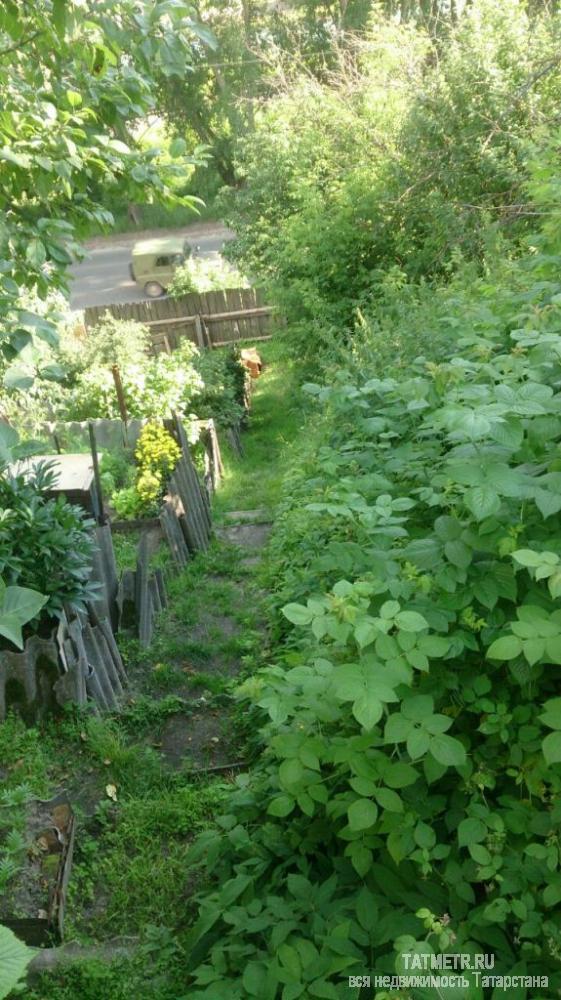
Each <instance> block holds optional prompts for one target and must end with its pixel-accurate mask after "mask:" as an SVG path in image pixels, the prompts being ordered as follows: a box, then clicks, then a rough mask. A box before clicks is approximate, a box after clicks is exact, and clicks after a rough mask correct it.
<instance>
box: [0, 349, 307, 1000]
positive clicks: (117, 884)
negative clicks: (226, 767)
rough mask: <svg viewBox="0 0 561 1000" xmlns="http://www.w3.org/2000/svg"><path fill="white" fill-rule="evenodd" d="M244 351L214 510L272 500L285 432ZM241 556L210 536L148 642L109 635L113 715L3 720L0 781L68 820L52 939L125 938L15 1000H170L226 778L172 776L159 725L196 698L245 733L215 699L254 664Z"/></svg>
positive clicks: (248, 579)
mask: <svg viewBox="0 0 561 1000" xmlns="http://www.w3.org/2000/svg"><path fill="white" fill-rule="evenodd" d="M260 349H261V354H262V356H263V358H264V361H265V362H266V369H265V372H264V374H263V376H262V378H261V379H259V380H258V381H257V383H256V385H255V393H254V398H253V408H252V413H251V417H250V424H249V429H248V430H247V431H246V432H245V434H244V438H243V440H244V447H245V456H244V458H242V459H239V458H236V457H234V456H232V455H229V454H228V453H227V454H225V460H226V468H227V475H226V482H225V485H224V487H223V490H222V491H221V493H219V495H218V497H217V500H216V510H215V514H216V513H217V512H218V513H219V514H220V513H223V512H224V511H226V510H230V509H234V508H238V509H243V508H246V509H251V508H255V507H268V508H271V507H273V506H274V504H275V503H276V501H277V498H278V494H279V488H280V482H281V479H282V476H283V474H284V463H283V459H282V456H283V454H284V453H285V451H286V449H288V448H290V447H291V444H292V441H293V439H294V437H295V436H297V434H298V429H299V426H300V422H301V419H302V416H301V408H300V403H299V396H298V391H297V387H296V380H295V377H294V372H293V370H292V369H291V368H289V367H286V366H285V365H284V362H283V350H282V343H281V342H280V340H279V341H277V340H274V341H272V342H270V343H267V344H265V345H260ZM225 452H226V449H225ZM137 541H138V539H137V538H136V536H135V535H122V536H119V543H118V549H119V553H118V561H119V564H120V566H121V568H123V567H125V566H132V565H133V564H134V556H135V552H136V545H137ZM244 554H246V553H244V552H242V551H241V550H240V549H239V548H237V547H235V546H232V545H230V544H228V543H226V542H224V541H221V540H220V539H214V540H213V541H212V543H211V545H210V548H209V550H208V552H206V553H201V554H199V555H197V556H196V557H195V558H193V559H192V560H191V561H190V562H189V563H188V565H187V567H186V568H185V569H184V571H183V572H182V573H180V574H178V575H177V576H175V577H174V578H173V580H172V581H171V582H170V584H169V586H168V592H169V593H168V597H169V606H168V608H167V609H166V611H165V612H164V613H163V614H162V615H161V616H160V620H159V623H158V626H157V629H156V633H155V636H154V640H153V642H152V644H151V645H150V647H149V648H148V649H141V648H140V646H139V644H138V642H136V641H135V640H128V641H125V642H122V651H123V654H124V656H125V658H126V662H127V669H128V672H129V677H130V679H131V683H132V695H131V697H130V699H129V702H128V704H127V705H126V706H125V709H124V711H123V712H122V713H121V715H120V716H118V717H101V718H100V717H91V716H88V715H84V714H82V713H79V712H76V711H71V712H69V713H67V714H65V715H64V716H63V717H62V718H61V719H59V720H58V721H56V722H49V723H48V724H46V725H44V726H41V727H36V728H33V729H25V727H24V725H23V723H21V722H20V721H18V720H17V719H15V718H10V720H9V721H8V722H7V723H5V724H4V725H3V726H0V760H1V761H2V767H4V768H5V769H6V773H7V780H8V784H9V786H11V787H17V786H19V785H20V784H22V783H27V784H28V785H29V787H30V789H31V790H32V792H33V793H34V794H40V795H41V796H42V797H46V796H47V794H50V792H51V791H53V790H54V789H55V788H60V787H65V788H67V790H68V793H69V796H70V799H71V801H72V803H73V806H74V808H75V811H76V813H77V815H78V818H79V825H78V835H77V839H76V848H75V862H74V868H73V874H72V879H71V884H70V892H69V898H68V908H67V936H69V937H70V938H77V939H78V940H82V941H84V942H86V943H87V942H92V941H94V942H95V941H105V940H107V939H108V938H110V937H112V936H115V935H119V934H131V935H134V936H135V937H136V936H137V937H138V938H139V944H138V946H137V947H136V946H135V949H136V950H135V953H134V955H133V957H132V958H130V959H127V960H124V959H118V960H117V961H116V962H115V963H114V964H113V965H112V966H111V967H108V966H107V965H106V964H104V963H102V962H99V961H88V962H83V963H77V964H75V965H73V966H71V967H69V968H65V969H64V970H61V971H60V972H57V973H56V974H51V975H45V976H42V977H41V980H40V986H38V987H36V986H34V987H33V988H32V989H30V990H29V991H28V992H27V993H26V994H25V995H26V996H27V997H28V1000H55V998H56V1000H71V998H72V1000H74V998H78V997H80V1000H82V998H85V1000H90V998H91V1000H94V998H95V1000H101V997H103V1000H144V998H146V1000H148V998H149V997H150V998H155V1000H178V998H180V997H183V995H184V994H183V989H184V986H183V984H184V982H185V962H184V943H183V942H184V934H185V933H186V928H187V926H188V925H189V923H190V922H191V921H192V918H193V904H192V903H191V899H192V896H193V893H194V891H195V889H196V886H195V885H194V884H193V882H192V878H193V876H192V874H190V872H189V869H188V866H187V864H186V860H185V856H186V851H187V849H188V846H189V843H190V842H191V840H192V839H193V837H194V836H195V834H196V833H197V831H198V830H200V829H201V828H202V827H204V826H205V825H208V824H210V823H211V822H212V815H213V813H214V812H215V811H217V810H219V808H220V801H221V799H222V797H223V795H224V794H225V790H226V785H225V784H224V783H223V782H222V781H220V780H214V781H208V780H202V781H201V780H200V778H198V779H195V778H194V777H193V776H192V775H191V774H190V772H189V764H188V763H187V762H185V763H186V766H185V765H184V766H180V768H179V769H178V770H173V768H172V767H170V765H169V764H168V763H167V761H166V759H165V758H163V757H162V754H161V748H160V743H161V739H162V733H163V730H164V726H165V725H166V722H167V720H168V719H170V718H172V717H174V716H176V717H178V718H180V719H184V720H185V725H186V726H187V727H188V726H189V725H190V722H189V720H190V717H191V716H192V715H195V714H196V713H198V712H200V711H201V707H200V706H201V704H202V703H201V702H200V700H199V699H200V697H201V695H204V697H205V699H206V701H205V703H204V704H205V705H206V706H207V707H208V710H209V712H210V713H211V714H215V712H216V711H218V712H221V713H222V715H223V716H224V723H223V725H227V727H228V734H227V735H228V738H230V737H232V734H233V739H234V740H236V739H237V743H238V748H243V746H244V745H245V741H246V740H247V739H248V738H249V736H250V735H251V734H249V733H247V732H244V725H245V726H246V727H247V720H245V719H243V718H241V717H239V715H238V712H237V710H236V708H235V707H234V704H233V702H232V700H231V693H232V689H233V687H234V685H235V684H236V683H237V680H238V679H239V678H240V677H243V676H244V675H245V676H247V675H248V674H249V673H251V672H253V671H254V670H255V668H256V666H257V665H258V663H259V662H261V660H262V659H263V656H264V655H265V656H266V646H265V638H264V635H263V633H262V631H261V630H260V614H261V596H260V593H259V591H258V590H257V588H256V586H255V584H256V583H257V579H256V573H257V572H258V570H257V569H256V567H255V566H254V565H245V564H244V563H243V561H242V560H243V556H244ZM204 710H205V709H202V711H204ZM236 734H237V735H236ZM254 735H255V734H253V736H254ZM242 752H243V750H242ZM230 759H231V758H230Z"/></svg>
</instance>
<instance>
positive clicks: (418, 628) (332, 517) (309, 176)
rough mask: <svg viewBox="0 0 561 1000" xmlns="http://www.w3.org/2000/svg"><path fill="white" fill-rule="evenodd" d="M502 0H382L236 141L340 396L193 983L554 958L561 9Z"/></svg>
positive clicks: (293, 313) (307, 494)
mask: <svg viewBox="0 0 561 1000" xmlns="http://www.w3.org/2000/svg"><path fill="white" fill-rule="evenodd" d="M504 7H505V5H502V4H501V5H496V4H493V3H491V2H486V0H484V2H482V3H480V4H477V5H473V6H471V7H470V8H469V9H468V11H467V13H466V15H465V17H464V19H462V21H461V23H460V25H459V27H458V29H457V30H456V31H454V32H452V33H451V35H450V38H449V40H448V44H447V45H446V46H442V47H439V48H438V47H435V46H434V45H433V43H431V42H430V41H429V39H428V37H427V36H426V35H425V34H423V33H422V32H418V31H413V30H411V29H410V28H407V27H405V28H404V27H401V28H399V29H397V28H396V27H395V26H394V25H389V26H388V25H385V24H383V23H382V22H381V21H380V22H378V23H377V32H376V33H374V34H373V35H372V40H371V43H370V47H369V43H366V46H364V47H362V46H361V47H359V59H358V63H357V61H356V60H355V61H354V62H353V65H352V73H351V71H350V69H349V63H348V62H345V63H344V64H343V66H342V68H341V70H340V71H339V73H338V75H337V76H336V77H335V79H334V80H332V81H330V82H329V83H328V84H321V85H320V84H318V83H317V82H311V81H310V80H309V79H308V80H297V81H295V83H294V84H293V86H292V87H290V88H288V89H287V90H286V92H284V93H283V94H281V95H280V96H279V97H277V98H275V99H274V100H272V101H271V102H269V103H268V104H267V105H266V106H265V107H264V109H263V111H262V113H261V116H260V118H259V120H258V121H257V123H256V130H255V132H254V133H253V134H252V135H250V136H249V137H248V138H247V140H246V143H245V147H244V149H243V151H242V155H241V160H240V162H241V164H242V168H243V169H245V176H246V186H245V188H244V190H243V191H242V192H241V193H240V194H239V195H238V197H237V200H236V203H235V204H236V206H237V207H236V208H235V214H234V215H233V216H232V218H233V219H234V221H235V223H236V226H237V228H238V232H240V233H241V238H240V240H239V241H238V244H237V248H236V249H235V253H236V254H237V256H238V258H239V259H241V260H242V261H243V263H244V264H245V265H246V266H247V267H248V269H249V270H251V272H252V273H254V274H257V275H259V276H260V277H263V278H265V279H267V280H268V281H269V287H270V289H271V291H272V294H273V295H275V296H276V298H277V301H278V302H279V303H280V304H281V305H282V307H283V309H284V312H285V315H287V318H288V324H289V325H288V330H287V333H286V340H287V342H288V344H289V345H290V346H291V347H292V350H293V352H294V353H298V355H299V356H300V357H301V356H302V355H303V354H305V355H306V357H307V361H308V365H307V368H308V372H309V373H311V374H312V375H313V374H315V381H314V382H312V381H310V382H309V383H308V384H307V385H306V386H305V387H304V389H305V391H306V392H307V394H308V395H310V396H311V397H312V398H314V399H315V400H316V405H317V411H318V412H317V416H316V418H315V420H313V421H312V422H311V423H310V426H309V433H308V440H307V441H306V443H305V444H303V445H302V446H301V448H300V450H299V453H298V459H297V461H296V462H295V464H294V466H293V469H292V471H291V473H290V474H289V477H288V479H287V481H286V486H285V499H284V502H283V504H282V505H281V507H280V510H279V514H278V517H277V522H276V529H275V535H274V539H273V544H272V549H271V576H270V585H271V588H272V589H273V592H274V597H273V601H272V615H273V623H274V624H275V628H276V649H275V655H274V656H273V658H272V664H271V665H270V666H269V667H266V668H264V669H263V670H261V671H260V672H258V674H257V676H256V677H254V678H251V679H250V680H248V681H247V682H246V683H245V684H244V686H243V688H242V690H241V692H240V697H241V699H242V704H243V705H244V707H245V711H246V712H248V713H249V714H250V717H251V718H252V719H253V722H254V724H255V726H260V741H261V747H262V751H263V753H262V758H261V762H260V764H259V765H258V766H257V767H256V768H255V769H254V770H253V772H252V774H251V775H250V776H249V777H244V778H243V779H239V781H238V786H239V787H238V790H237V792H235V793H234V794H233V795H232V797H231V799H230V802H229V809H228V813H227V814H226V815H224V816H222V817H221V818H220V819H219V821H218V830H217V831H210V832H209V833H208V834H206V835H204V837H203V838H202V840H200V841H199V843H198V844H197V845H196V846H195V847H194V849H193V851H192V854H191V858H192V860H193V861H202V860H203V859H205V860H206V864H207V867H208V870H209V871H210V872H211V874H212V877H213V878H214V879H215V880H216V889H215V891H214V892H213V893H212V892H208V891H207V892H206V893H205V894H203V896H202V899H201V908H200V915H199V921H198V923H197V924H196V925H195V927H194V929H193V932H192V935H191V939H190V940H191V947H192V953H191V960H192V964H193V967H194V977H195V984H196V986H197V987H198V990H196V989H195V988H194V989H193V995H200V996H207V997H209V998H210V997H212V998H213V1000H218V998H220V997H239V998H242V997H247V996H255V997H259V998H271V1000H273V998H276V997H279V996H282V997H283V998H291V997H294V998H296V997H308V996H309V997H334V998H337V997H342V996H347V995H349V996H352V995H359V993H360V990H359V988H356V989H354V988H347V986H346V982H347V978H346V977H347V976H348V975H361V974H364V973H365V972H366V973H368V972H376V973H378V974H384V973H387V974H390V975H392V974H396V973H400V972H405V971H406V965H405V964H404V959H403V954H404V953H418V954H426V955H429V954H432V953H435V952H442V951H444V952H463V953H471V954H475V953H476V952H483V951H489V950H492V952H493V954H494V958H495V970H494V971H495V974H496V975H512V974H513V975H515V976H520V977H522V978H521V979H520V980H519V981H517V982H516V986H517V988H519V990H520V993H519V995H520V996H526V995H527V996H532V997H537V996H544V997H546V996H550V995H552V993H554V992H555V991H556V990H558V989H559V988H560V985H561V974H560V971H559V970H560V958H561V955H560V952H559V945H558V942H559V932H560V929H561V907H560V903H561V881H560V874H559V853H558V849H559V839H558V831H559V822H560V819H561V801H560V790H561V786H560V782H561V735H560V733H561V714H560V706H561V702H560V699H559V696H558V694H559V680H560V669H561V645H560V641H559V640H560V636H561V621H560V612H559V610H558V599H559V596H560V594H561V571H560V567H561V549H560V547H559V539H558V534H559V530H558V514H559V511H561V485H560V480H559V469H560V464H559V463H560V459H559V440H560V438H561V424H560V423H559V396H558V388H559V375H560V368H559V351H560V348H561V344H560V342H559V303H560V302H561V285H560V283H559V278H558V275H559V263H560V259H561V258H560V254H561V242H560V240H559V212H560V207H559V187H558V183H559V182H558V135H557V131H556V125H555V110H554V109H555V103H556V101H557V97H556V96H555V95H556V94H558V93H559V86H560V77H559V72H558V65H559V63H558V57H557V56H556V54H555V52H556V46H557V44H558V42H557V39H558V33H559V29H560V26H561V23H560V22H559V19H558V18H556V17H550V16H549V15H547V16H545V17H543V18H538V19H537V20H534V21H531V20H530V19H529V17H528V14H527V13H526V11H525V10H524V9H523V8H522V7H521V6H520V5H519V4H516V3H512V4H509V5H508V14H509V16H508V17H505V9H504ZM398 40H399V42H400V44H398ZM437 54H438V59H436V55H437ZM360 60H362V63H361V62H360ZM345 74H346V75H345ZM390 81H391V83H392V85H391V87H390ZM378 88H380V89H378ZM380 90H382V92H386V91H387V90H389V92H390V97H389V99H387V100H385V101H384V102H382V103H381V102H380V101H379V100H376V95H377V94H379V93H380ZM349 127H351V128H352V131H353V134H354V136H355V140H356V141H355V142H353V143H350V142H348V138H347V137H348V134H349ZM540 975H544V976H549V986H546V985H545V983H543V984H542V986H541V988H540V984H539V981H538V980H536V981H535V982H534V981H533V980H532V978H531V977H533V976H536V977H538V976H540ZM525 977H528V978H525ZM468 978H470V977H468ZM527 990H529V992H527ZM373 992H374V994H375V995H376V996H377V997H383V996H386V995H388V996H389V995H392V996H393V995H398V994H393V993H391V994H390V993H388V994H385V993H384V992H383V991H378V992H376V990H374V991H373ZM441 992H442V995H445V996H450V997H451V996H455V997H460V996H465V997H466V998H467V997H469V998H470V1000H477V998H479V997H481V998H482V997H484V996H487V995H489V994H488V991H487V989H484V988H483V985H482V983H481V981H479V983H478V982H477V981H476V980H475V979H474V978H473V977H471V978H470V982H469V985H466V986H465V987H462V986H459V987H454V988H453V989H451V990H448V991H447V990H446V989H444V990H442V991H441ZM360 995H362V994H360ZM367 995H370V994H367ZM399 995H401V994H399ZM413 995H414V996H415V997H417V996H418V997H424V996H427V997H432V996H433V995H434V992H433V991H431V988H430V987H429V988H428V989H426V990H425V991H423V990H422V989H417V990H415V991H414V992H413ZM497 995H498V994H497Z"/></svg>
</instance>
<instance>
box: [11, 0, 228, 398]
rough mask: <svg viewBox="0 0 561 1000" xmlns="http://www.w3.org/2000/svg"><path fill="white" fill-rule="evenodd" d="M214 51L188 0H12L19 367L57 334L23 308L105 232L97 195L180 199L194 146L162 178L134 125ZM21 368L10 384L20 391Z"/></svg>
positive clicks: (180, 150) (14, 309)
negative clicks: (35, 344) (88, 233)
mask: <svg viewBox="0 0 561 1000" xmlns="http://www.w3.org/2000/svg"><path fill="white" fill-rule="evenodd" d="M213 44H214V41H213V38H212V36H211V34H210V33H209V31H208V30H207V29H206V28H205V27H204V26H203V25H201V24H200V22H199V20H198V19H197V14H196V11H195V9H194V7H193V6H192V5H191V4H189V3H184V2H182V0H118V2H114V0H95V2H94V0H36V2H33V3H31V2H29V0H22V2H14V0H6V2H5V3H4V4H3V5H2V8H1V10H0V92H1V93H2V98H3V103H2V111H1V113H0V170H1V177H2V184H1V188H0V220H1V221H0V316H1V318H2V330H1V339H0V346H1V349H2V352H3V353H4V355H5V356H6V357H7V358H8V359H13V358H15V357H16V356H17V354H18V353H19V352H20V351H21V350H22V349H23V348H24V347H25V346H26V345H28V344H29V343H30V341H31V339H32V336H33V335H37V336H39V337H42V338H44V339H48V340H52V338H53V337H54V335H55V334H54V330H53V328H52V326H51V324H50V323H49V322H48V321H46V320H45V319H43V318H40V317H38V316H37V315H36V314H34V313H33V312H31V311H30V310H29V309H22V308H21V307H20V306H21V294H22V292H25V293H34V294H35V293H36V294H37V295H38V296H39V297H40V298H44V297H45V296H46V295H47V293H48V292H49V291H50V290H51V289H53V288H57V287H60V286H61V285H63V284H64V281H65V277H64V276H65V270H66V268H67V266H68V265H69V264H70V263H71V261H72V259H73V258H74V256H75V255H76V254H78V253H79V237H80V234H81V233H82V232H83V231H84V227H85V226H87V225H88V224H91V222H92V221H93V220H98V221H102V222H109V221H110V216H109V215H108V213H107V211H106V210H105V209H104V207H103V204H102V201H100V192H103V191H108V190H109V189H111V187H113V186H117V185H118V186H119V188H120V190H122V191H123V192H127V193H128V196H129V197H130V199H131V200H136V201H146V200H148V201H149V200H151V199H153V198H155V197H157V198H159V199H163V200H164V201H165V200H168V201H169V200H172V199H173V197H174V196H173V194H172V191H171V189H170V187H169V180H170V178H171V177H172V176H173V175H174V173H176V172H177V171H178V170H185V166H186V162H187V161H186V156H185V153H186V146H185V143H184V142H179V143H176V144H175V146H174V147H173V148H172V152H173V153H174V155H175V161H173V162H172V163H171V164H168V166H167V167H166V168H165V169H163V167H162V163H161V162H159V159H158V151H157V150H154V149H152V150H148V151H146V150H142V149H141V148H140V147H139V146H137V145H136V144H135V143H134V142H133V141H131V137H130V132H129V126H130V125H131V124H132V123H134V122H135V120H138V119H140V118H142V117H144V116H146V115H147V114H148V113H149V112H150V111H152V110H153V109H154V106H155V97H154V92H155V86H154V80H155V77H156V75H158V76H173V75H177V74H182V73H184V72H185V71H186V70H187V69H188V67H189V66H190V64H191V62H192V60H193V54H194V51H195V49H197V48H198V49H201V48H204V47H207V46H209V45H210V46H212V45H213ZM17 378H18V373H17V369H16V370H15V371H12V375H11V376H10V375H9V376H8V381H10V379H11V381H12V384H13V382H14V381H16V380H17Z"/></svg>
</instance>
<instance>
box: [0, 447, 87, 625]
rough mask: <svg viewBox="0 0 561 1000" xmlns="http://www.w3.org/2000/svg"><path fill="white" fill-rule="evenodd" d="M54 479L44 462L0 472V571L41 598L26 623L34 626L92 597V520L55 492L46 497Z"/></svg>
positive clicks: (7, 579) (12, 583)
mask: <svg viewBox="0 0 561 1000" xmlns="http://www.w3.org/2000/svg"><path fill="white" fill-rule="evenodd" d="M55 479H56V476H53V473H52V470H51V469H50V468H49V466H48V464H47V463H44V464H43V465H42V466H39V467H37V469H36V470H35V472H34V473H32V474H29V473H26V474H25V475H18V476H12V475H10V474H9V473H8V472H4V473H2V474H1V475H0V576H1V577H2V578H3V580H4V582H5V583H6V584H7V585H9V586H16V585H17V586H21V587H28V588H30V589H31V590H36V591H38V592H39V593H40V594H43V595H45V596H46V597H47V601H46V603H45V605H44V607H43V609H42V612H41V618H39V619H35V620H34V621H33V622H32V623H30V625H28V626H27V628H32V629H34V630H36V629H37V628H38V626H39V624H40V621H41V620H42V619H43V618H45V617H53V616H54V617H58V616H59V615H60V614H61V612H62V609H63V606H64V605H65V604H66V605H69V606H70V607H71V608H74V609H75V610H82V609H84V607H85V603H86V602H87V601H88V600H91V599H92V597H93V596H95V589H94V585H92V584H90V582H89V577H90V573H91V569H92V553H93V548H94V539H93V535H92V530H91V529H92V527H93V521H92V520H90V519H89V518H87V517H85V515H84V513H83V512H82V511H81V510H80V508H79V507H76V506H74V505H72V504H69V503H66V502H65V500H64V499H63V498H61V497H58V498H57V499H51V500H49V499H47V497H46V495H45V494H46V490H48V489H49V488H50V487H51V486H52V485H53V483H54V481H55Z"/></svg>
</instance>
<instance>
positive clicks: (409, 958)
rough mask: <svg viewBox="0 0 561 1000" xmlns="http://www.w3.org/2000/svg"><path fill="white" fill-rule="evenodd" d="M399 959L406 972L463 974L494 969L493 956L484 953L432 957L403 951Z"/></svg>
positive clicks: (454, 953)
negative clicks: (436, 970)
mask: <svg viewBox="0 0 561 1000" xmlns="http://www.w3.org/2000/svg"><path fill="white" fill-rule="evenodd" d="M400 957H401V960H402V962H403V967H404V968H405V969H406V971H408V972H409V971H421V970H422V971H423V972H432V971H434V970H435V969H438V970H439V971H442V970H444V971H446V972H449V971H452V970H454V971H457V970H458V969H460V970H462V971H463V972H477V971H481V970H482V969H493V968H494V967H495V956H494V955H488V954H486V953H484V952H477V953H476V954H475V955H468V954H465V953H462V952H451V953H449V954H443V953H440V954H438V955H433V954H419V952H415V951H411V952H408V951H404V952H401V956H400Z"/></svg>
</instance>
